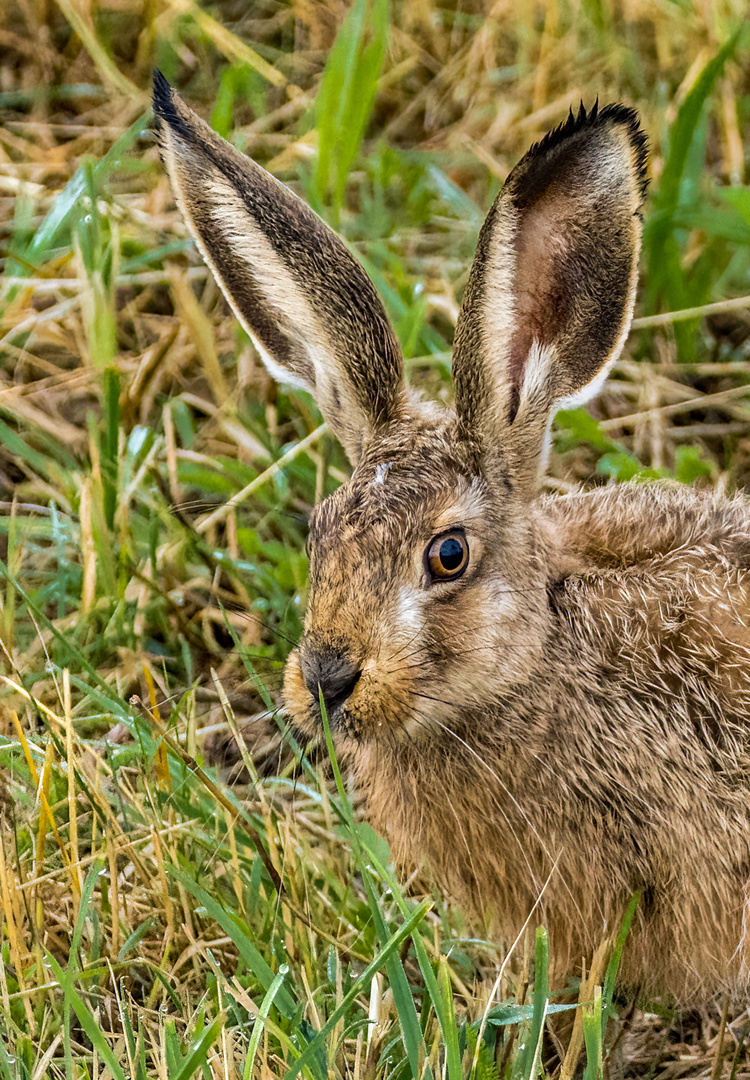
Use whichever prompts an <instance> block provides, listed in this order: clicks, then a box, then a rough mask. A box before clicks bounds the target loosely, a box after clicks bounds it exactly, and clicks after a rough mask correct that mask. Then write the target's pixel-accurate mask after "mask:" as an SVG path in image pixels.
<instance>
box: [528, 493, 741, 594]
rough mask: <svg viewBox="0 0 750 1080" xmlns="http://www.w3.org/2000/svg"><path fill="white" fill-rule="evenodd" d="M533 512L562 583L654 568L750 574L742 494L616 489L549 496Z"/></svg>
mask: <svg viewBox="0 0 750 1080" xmlns="http://www.w3.org/2000/svg"><path fill="white" fill-rule="evenodd" d="M538 512H539V520H540V524H541V525H542V527H543V528H544V531H545V532H546V533H547V534H548V535H549V537H550V542H551V544H552V546H553V548H554V549H556V552H557V557H558V559H559V560H560V561H561V562H562V564H563V566H562V568H561V569H562V574H563V575H564V576H567V574H569V573H573V574H576V573H579V574H586V573H590V572H595V571H597V570H612V571H618V570H620V571H622V570H628V569H630V570H635V569H637V568H640V569H641V570H643V571H646V572H647V571H648V570H649V569H650V568H651V569H653V568H656V567H657V566H658V567H659V568H660V570H661V571H665V570H666V569H667V568H668V567H671V568H674V569H678V568H679V567H680V566H683V567H684V568H685V570H686V571H687V570H688V569H689V568H690V567H691V566H697V567H699V568H701V569H703V570H709V569H711V568H716V569H718V568H719V567H723V568H724V569H725V570H727V571H731V570H733V569H734V570H738V571H750V501H748V500H747V499H746V498H745V497H744V496H742V495H735V496H732V497H729V498H727V497H726V496H721V495H719V494H717V493H716V492H713V491H696V490H694V489H692V488H689V487H686V486H685V485H682V484H676V483H666V482H665V483H642V484H640V483H630V484H617V485H611V486H607V487H604V488H597V489H595V490H594V491H589V492H577V493H574V494H571V495H565V496H550V497H548V498H545V499H542V500H541V501H540V502H539V504H538ZM565 563H569V564H570V565H569V566H568V567H566V566H565V565H564V564H565Z"/></svg>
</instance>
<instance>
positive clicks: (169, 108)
mask: <svg viewBox="0 0 750 1080" xmlns="http://www.w3.org/2000/svg"><path fill="white" fill-rule="evenodd" d="M153 103H154V112H155V113H156V115H157V116H158V117H159V119H160V120H166V121H167V122H168V123H169V122H171V123H174V121H175V119H176V117H177V110H176V109H175V105H174V100H173V98H172V87H171V86H170V85H169V83H168V82H167V80H166V79H165V78H164V76H163V75H162V73H161V71H159V69H158V68H154V79H153Z"/></svg>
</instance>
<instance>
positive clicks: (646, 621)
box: [539, 484, 750, 716]
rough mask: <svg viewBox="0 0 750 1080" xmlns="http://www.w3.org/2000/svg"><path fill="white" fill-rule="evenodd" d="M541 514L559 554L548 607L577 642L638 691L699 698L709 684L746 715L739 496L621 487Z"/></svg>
mask: <svg viewBox="0 0 750 1080" xmlns="http://www.w3.org/2000/svg"><path fill="white" fill-rule="evenodd" d="M539 510H540V513H541V514H542V519H543V523H544V525H545V526H546V530H547V532H548V535H549V536H550V537H551V538H552V539H551V543H552V544H553V546H554V551H555V553H556V554H555V555H553V558H552V563H551V571H552V576H553V579H555V580H554V582H553V584H554V585H555V587H554V588H553V590H552V592H551V596H552V601H553V604H554V606H555V607H556V608H557V610H558V613H559V615H560V616H561V617H562V619H563V621H564V623H565V624H566V625H567V626H568V627H569V630H570V632H571V633H572V635H573V637H574V638H575V640H576V641H577V642H578V643H579V644H582V643H585V642H588V644H589V646H590V648H591V649H592V650H593V652H594V653H596V655H598V656H599V657H600V658H603V659H605V660H606V663H607V664H608V665H610V666H611V667H612V669H613V670H614V669H617V670H620V671H621V673H623V674H624V675H625V676H627V674H628V673H630V674H633V675H635V676H637V677H636V684H638V683H642V682H644V680H645V681H648V682H650V683H654V682H656V681H658V682H661V683H663V684H664V685H667V684H669V685H670V686H673V689H675V688H676V687H679V688H680V693H682V692H683V691H684V692H685V693H687V692H689V691H690V688H691V687H692V688H693V689H694V690H695V693H696V694H698V696H700V695H703V696H705V693H706V687H707V686H709V685H710V688H711V690H710V695H709V696H710V697H711V699H712V700H714V701H724V703H725V704H726V706H727V708H730V706H731V708H733V709H735V710H736V709H737V708H739V705H738V700H739V699H738V698H737V694H740V695H741V697H742V705H741V708H740V711H741V712H742V713H743V716H747V715H750V683H749V681H748V671H749V670H750V508H749V507H748V503H747V501H746V500H745V499H744V498H743V497H732V498H723V497H720V496H718V495H716V494H715V493H713V492H698V491H693V490H691V489H689V488H685V487H680V486H677V485H666V484H664V485H662V484H625V485H620V486H617V487H611V488H603V489H599V490H597V491H593V492H590V493H588V494H581V495H572V496H566V497H563V498H557V499H553V498H550V499H548V500H544V501H543V502H542V503H540V505H539ZM555 564H556V565H555ZM602 654H604V655H602ZM647 669H649V670H648V671H647ZM649 672H650V673H649ZM647 676H648V678H647ZM673 684H674V685H673Z"/></svg>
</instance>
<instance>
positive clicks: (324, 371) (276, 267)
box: [162, 128, 368, 460]
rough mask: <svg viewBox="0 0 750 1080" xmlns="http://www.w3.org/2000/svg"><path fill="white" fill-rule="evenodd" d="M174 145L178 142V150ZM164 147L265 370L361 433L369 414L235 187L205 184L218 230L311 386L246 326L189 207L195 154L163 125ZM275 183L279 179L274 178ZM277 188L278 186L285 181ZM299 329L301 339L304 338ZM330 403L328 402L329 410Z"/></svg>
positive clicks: (203, 248)
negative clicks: (294, 346)
mask: <svg viewBox="0 0 750 1080" xmlns="http://www.w3.org/2000/svg"><path fill="white" fill-rule="evenodd" d="M176 144H179V150H178V148H177V146H176ZM162 149H163V153H164V156H165V160H166V164H167V170H168V172H169V174H170V177H171V179H172V188H173V191H174V194H175V199H176V201H177V204H178V206H179V208H180V210H181V212H182V214H183V217H184V218H185V221H186V223H187V225H188V228H189V229H190V232H191V233H192V235H193V237H194V239H195V242H196V244H197V245H198V250H199V251H200V253H201V255H202V256H203V258H204V260H205V262H206V263H207V265H208V266H209V268H210V269H211V271H212V273H213V275H214V277H215V278H216V280H217V282H218V283H219V286H220V287H221V290H222V292H223V293H224V296H225V297H226V299H227V302H228V303H229V306H230V307H231V309H232V311H233V312H234V314H235V315H236V316H237V320H238V321H239V323H240V325H241V326H242V328H243V329H244V330H245V331H246V332H247V333H248V334H249V335H250V337H251V339H252V341H253V343H254V345H255V346H256V348H257V349H258V354H259V355H260V358H261V360H262V361H263V363H264V364H265V366H266V368H267V369H268V372H269V374H270V375H271V376H272V377H273V378H274V379H276V380H277V381H278V382H281V383H284V384H286V385H287V386H292V387H295V388H296V389H298V390H306V391H308V392H310V393H313V394H314V396H315V400H316V402H317V403H318V406H319V408H320V410H321V412H323V413H324V415H326V418H327V419H329V421H330V419H331V417H332V416H335V415H336V413H338V412H340V413H342V414H345V415H344V419H345V420H346V423H347V429H349V428H351V429H353V430H355V431H357V434H358V437H361V435H362V433H363V432H364V431H365V430H366V429H367V427H368V421H367V418H366V417H365V416H364V415H363V414H362V412H361V410H360V409H359V408H358V407H357V405H356V403H355V402H354V401H353V400H352V398H351V395H350V394H348V393H347V387H346V381H345V379H343V380H340V381H339V382H338V383H337V380H336V378H335V375H336V372H337V370H338V365H337V363H336V359H335V352H334V350H333V348H332V347H331V343H330V341H329V339H328V336H327V334H326V333H325V330H324V328H323V326H322V325H321V323H320V320H319V319H318V318H317V316H316V314H315V312H314V310H313V308H312V307H311V305H310V304H309V302H308V300H307V298H306V297H305V295H304V293H303V292H302V290H301V289H300V288H299V286H298V285H297V283H296V282H295V281H294V279H293V278H292V276H291V275H290V273H289V271H288V269H287V268H286V266H285V265H284V262H283V260H282V259H281V258H280V257H279V256H278V255H277V254H276V252H275V251H274V249H273V247H272V245H271V244H270V243H269V241H268V240H267V239H266V237H265V236H264V234H263V232H262V230H261V229H259V228H258V227H257V226H256V225H255V223H254V221H253V219H252V216H251V215H250V214H249V213H248V211H247V209H246V208H245V206H244V204H243V203H242V200H241V199H240V198H239V196H238V195H237V192H236V191H235V189H234V187H233V186H232V185H231V184H230V183H229V181H228V180H225V179H224V178H223V177H221V176H220V175H218V174H217V175H216V176H214V177H213V178H212V179H211V181H210V183H209V184H208V185H207V189H208V198H209V200H210V201H212V202H213V200H218V205H217V204H216V203H214V208H213V213H212V217H213V220H214V222H215V223H216V225H217V228H219V229H220V230H221V232H222V235H223V237H224V238H225V239H226V240H228V241H229V242H230V244H231V245H232V247H233V248H234V250H235V251H236V253H237V257H238V259H239V260H240V263H241V264H248V266H249V268H251V269H252V275H253V279H254V281H255V282H256V283H257V284H258V286H259V287H260V288H261V289H262V290H263V292H264V293H265V295H266V297H267V298H268V301H269V303H270V304H271V305H272V306H273V307H274V308H276V309H277V310H278V312H279V314H280V318H281V320H282V321H283V326H284V330H285V332H286V333H287V334H289V335H290V336H291V335H293V336H294V338H295V339H296V340H297V342H298V343H299V345H300V347H301V349H302V350H303V351H304V353H305V354H306V355H307V358H308V359H309V361H310V362H311V364H312V367H313V371H314V373H315V385H314V386H311V385H310V384H309V383H308V381H307V380H306V379H304V378H303V377H302V376H300V375H299V374H298V373H296V372H293V371H290V370H289V369H288V368H286V367H284V366H283V365H282V364H280V363H279V362H278V361H277V360H276V359H275V358H274V357H272V356H271V355H270V354H269V352H268V350H267V349H266V348H265V347H264V346H263V344H262V342H260V341H259V340H258V337H257V335H256V334H255V333H254V332H253V329H252V327H251V326H250V325H249V324H248V322H247V319H246V317H245V316H244V315H243V313H242V311H241V310H240V309H239V308H238V306H237V304H236V303H235V300H234V298H233V297H232V294H231V292H230V291H229V289H228V288H227V286H226V283H225V282H224V279H223V277H222V275H221V272H220V270H219V268H218V266H217V265H216V262H215V260H214V259H213V258H212V256H211V252H210V250H209V249H208V247H207V245H206V242H205V240H204V239H203V238H202V237H201V235H200V232H199V230H198V229H197V227H196V224H195V219H194V217H193V214H192V213H191V209H190V202H189V200H188V199H187V198H186V197H185V191H184V186H183V175H184V172H185V170H186V169H189V167H190V161H191V158H192V157H193V153H192V151H191V148H190V147H189V146H188V145H187V144H185V143H183V142H182V140H179V139H177V138H176V137H175V135H174V133H173V132H172V130H171V129H170V128H166V130H165V136H164V141H163V144H162ZM271 179H274V178H273V177H272V178H271ZM275 182H276V183H278V181H275ZM279 186H280V187H282V186H283V185H279ZM303 333H304V337H303V336H302V334H303ZM334 384H336V388H337V391H338V395H339V398H340V403H341V405H342V406H343V408H342V409H336V408H334V407H333V403H334V402H335V400H336V395H335V394H334ZM329 405H330V406H331V408H330V409H329ZM336 434H337V435H338V436H339V438H341V439H342V441H344V442H345V449H346V450H347V453H349V455H350V457H351V458H352V460H355V459H356V456H357V447H356V444H351V445H346V443H347V442H348V440H346V439H345V436H346V431H344V430H340V429H339V427H338V426H337V428H336Z"/></svg>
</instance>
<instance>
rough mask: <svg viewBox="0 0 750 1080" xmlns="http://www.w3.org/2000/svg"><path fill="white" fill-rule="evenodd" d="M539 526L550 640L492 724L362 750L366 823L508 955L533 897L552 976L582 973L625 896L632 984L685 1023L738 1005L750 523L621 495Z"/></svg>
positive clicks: (472, 715)
mask: <svg viewBox="0 0 750 1080" xmlns="http://www.w3.org/2000/svg"><path fill="white" fill-rule="evenodd" d="M535 517H536V520H537V524H538V528H539V530H540V533H541V538H540V548H539V549H540V550H545V551H546V552H548V553H549V559H550V562H549V569H550V574H549V578H548V587H549V595H548V599H549V606H550V625H549V633H548V635H547V637H546V640H545V643H544V647H543V649H542V651H541V653H540V655H539V658H538V661H537V663H536V664H535V665H534V666H533V667H531V668H530V669H529V672H528V676H529V677H528V680H527V681H525V682H523V683H522V684H520V685H518V686H517V687H516V689H515V690H514V691H511V692H509V693H507V694H505V695H503V697H502V699H501V700H498V702H497V703H496V704H495V705H494V706H493V705H490V706H485V707H483V708H481V709H478V710H477V711H476V712H473V711H472V710H471V709H470V708H464V709H456V710H455V711H454V714H453V717H452V718H451V719H448V720H446V721H445V722H444V723H445V727H444V728H438V729H437V730H434V731H433V732H432V733H431V735H430V752H429V754H428V755H425V750H424V745H423V742H422V740H419V739H411V738H407V739H402V740H399V741H398V742H397V743H395V744H387V743H374V744H369V743H368V744H364V745H362V746H361V747H359V748H357V749H356V750H355V751H354V753H353V760H354V763H355V770H356V777H357V781H358V784H359V786H360V787H361V789H362V790H363V791H364V793H365V796H366V804H367V807H368V812H369V814H370V817H371V820H372V822H373V824H374V825H375V827H376V828H378V829H379V830H380V831H382V832H383V833H384V834H385V835H386V836H387V837H388V838H389V840H390V842H391V844H392V847H393V850H394V852H395V853H396V854H397V856H398V857H399V859H400V860H401V861H402V863H403V864H404V865H405V866H407V867H413V866H415V865H418V864H419V863H420V862H423V861H425V860H426V862H427V864H428V865H429V867H430V868H431V869H432V871H433V873H434V874H435V877H436V879H437V881H438V883H439V884H440V885H441V886H442V887H443V888H444V889H445V890H446V891H447V892H449V893H450V894H452V895H453V896H455V897H457V898H458V899H459V900H460V901H461V902H463V903H464V904H466V905H467V906H469V907H470V908H472V909H473V910H474V911H475V912H476V911H485V912H487V913H488V914H489V916H490V927H491V928H492V929H494V930H495V932H500V933H501V934H502V936H503V938H504V939H505V940H506V941H508V940H511V941H512V940H513V937H514V936H515V934H516V933H517V932H518V930H519V929H520V927H521V926H522V925H523V924H524V921H525V919H526V918H527V917H528V915H529V913H530V912H531V911H532V910H534V905H535V904H537V901H538V900H539V897H540V896H541V900H540V901H539V903H538V905H537V907H536V909H535V913H534V918H533V922H538V923H542V924H544V925H546V926H547V927H548V929H549V931H550V934H551V940H552V944H553V948H554V952H555V954H556V956H557V957H558V962H559V964H560V966H561V968H562V969H563V970H564V969H565V968H566V967H567V968H568V969H569V970H573V971H576V970H577V971H580V966H581V958H582V957H590V955H591V952H592V950H593V949H594V948H595V947H596V945H597V944H598V942H599V940H600V939H601V937H602V936H603V934H604V933H605V931H606V932H610V933H611V932H612V931H613V930H616V928H617V927H618V926H619V924H620V921H621V919H622V917H623V913H624V911H625V908H626V907H627V904H628V901H629V900H630V898H631V896H632V895H633V893H634V892H635V891H636V890H639V891H640V892H641V902H640V906H639V910H638V914H637V916H636V919H635V922H634V924H633V929H632V931H631V935H630V940H629V944H628V949H627V951H626V954H625V962H624V967H623V972H622V975H623V978H624V980H625V982H626V983H628V984H629V985H630V986H631V988H635V987H640V988H641V989H643V990H645V991H647V992H652V991H659V990H662V991H663V990H664V988H665V987H667V988H668V989H669V991H670V992H671V993H672V994H673V995H675V996H676V997H677V998H678V999H680V1000H683V1001H686V1000H693V999H695V998H700V997H702V996H705V995H706V993H710V992H712V991H715V990H717V989H718V988H719V987H722V988H727V989H730V990H731V989H736V988H737V987H738V986H739V985H740V984H742V985H744V981H745V978H746V964H747V961H748V953H747V952H746V942H745V938H744V934H745V929H744V920H745V903H746V899H747V891H748V886H750V679H749V678H748V671H749V670H750V512H749V511H748V507H747V505H746V504H745V502H744V501H741V500H735V501H733V502H731V503H728V502H726V501H723V500H720V499H715V498H713V497H711V496H710V495H699V494H696V493H692V492H689V491H685V490H684V489H683V490H679V489H676V488H655V487H654V486H648V487H645V486H640V485H639V486H631V485H626V486H623V487H619V488H616V489H612V488H607V489H603V490H599V491H596V492H594V493H592V494H588V495H574V496H568V497H565V498H550V499H545V500H543V501H541V502H540V503H539V505H538V507H537V509H536V514H535ZM414 659H418V658H414ZM431 678H432V683H433V685H439V684H440V683H441V681H443V680H441V676H440V673H439V670H437V671H436V670H432V671H431ZM437 692H438V693H439V691H437ZM559 973H561V972H559ZM741 978H742V982H741V983H740V980H741Z"/></svg>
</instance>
